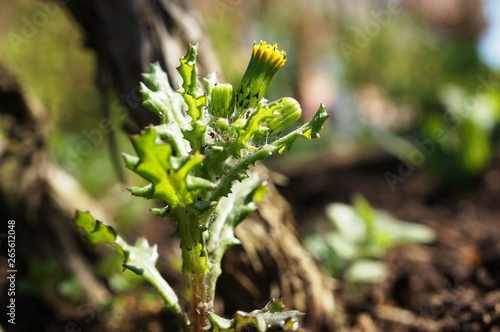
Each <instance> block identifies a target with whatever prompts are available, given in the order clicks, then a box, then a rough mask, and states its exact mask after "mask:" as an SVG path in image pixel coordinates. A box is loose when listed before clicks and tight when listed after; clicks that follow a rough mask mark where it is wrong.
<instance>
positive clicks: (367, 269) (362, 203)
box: [305, 195, 435, 283]
mask: <svg viewBox="0 0 500 332" xmlns="http://www.w3.org/2000/svg"><path fill="white" fill-rule="evenodd" d="M353 201H354V205H353V206H350V205H346V204H341V203H333V204H330V205H328V206H327V208H326V213H327V215H328V217H329V219H330V221H331V222H332V223H333V226H335V230H334V231H331V232H328V233H324V234H312V235H309V236H308V237H307V238H306V241H305V244H306V246H307V247H308V249H309V250H310V251H311V252H312V253H313V255H314V256H315V257H316V258H317V259H319V260H320V261H321V262H322V263H323V264H324V266H325V267H326V268H327V269H328V270H329V271H330V272H331V273H333V274H342V276H343V278H344V279H345V280H346V281H348V282H352V283H375V282H380V281H382V280H383V279H384V278H385V276H386V275H387V266H386V265H385V264H384V263H383V262H381V261H380V258H382V257H383V256H384V255H385V253H386V252H387V250H388V249H390V248H393V247H396V246H400V245H404V244H410V243H428V242H432V241H433V240H434V238H435V234H434V232H433V230H432V229H430V228H429V227H427V226H424V225H420V224H413V223H408V222H404V221H400V220H397V219H394V218H393V217H391V216H389V215H388V214H386V213H384V212H382V211H377V210H374V209H373V207H372V206H371V205H370V204H369V203H368V201H366V199H365V198H363V197H362V196H360V195H356V196H354V199H353Z"/></svg>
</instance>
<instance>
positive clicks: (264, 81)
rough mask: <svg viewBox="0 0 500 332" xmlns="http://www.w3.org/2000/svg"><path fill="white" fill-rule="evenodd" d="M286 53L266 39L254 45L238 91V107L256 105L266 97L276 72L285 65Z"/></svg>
mask: <svg viewBox="0 0 500 332" xmlns="http://www.w3.org/2000/svg"><path fill="white" fill-rule="evenodd" d="M285 62H286V53H285V51H280V50H278V46H277V45H276V44H274V45H270V44H268V43H266V42H265V41H261V42H260V43H259V44H256V45H254V46H253V51H252V57H251V58H250V62H249V63H248V67H247V70H246V71H245V74H244V75H243V78H242V79H241V83H240V86H239V88H238V91H237V92H236V106H237V107H238V109H240V110H241V109H246V108H251V107H255V106H256V105H257V103H258V102H259V101H260V100H261V99H262V98H263V97H264V93H265V92H266V90H267V86H268V85H269V82H270V81H271V79H272V78H273V76H274V74H276V72H277V71H278V70H279V69H280V68H281V67H283V66H284V65H285Z"/></svg>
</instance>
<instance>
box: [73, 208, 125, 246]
mask: <svg viewBox="0 0 500 332" xmlns="http://www.w3.org/2000/svg"><path fill="white" fill-rule="evenodd" d="M74 222H75V225H76V226H78V227H80V228H81V229H83V230H84V231H85V236H86V238H87V242H88V243H89V244H90V245H91V246H96V245H98V244H103V243H108V244H114V243H115V240H116V237H117V235H116V232H115V230H114V229H113V227H111V226H106V225H104V224H103V223H101V222H98V221H96V220H95V219H94V217H92V215H91V214H90V213H88V212H82V211H77V212H76V216H75V219H74Z"/></svg>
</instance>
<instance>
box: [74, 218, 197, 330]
mask: <svg viewBox="0 0 500 332" xmlns="http://www.w3.org/2000/svg"><path fill="white" fill-rule="evenodd" d="M74 223H75V225H76V226H78V227H80V228H82V229H83V231H84V232H85V235H86V237H87V240H88V242H89V243H90V244H91V245H94V246H95V245H97V244H110V245H112V246H113V247H115V248H116V249H117V250H118V252H119V253H120V254H122V255H123V266H124V267H125V268H127V269H129V270H130V271H132V272H134V273H136V274H138V275H141V276H142V277H144V279H146V280H147V281H148V282H149V283H151V285H153V286H154V287H155V288H156V289H157V290H158V292H159V293H160V295H161V296H162V298H163V300H164V301H165V306H166V307H167V309H169V310H171V311H172V312H173V313H174V314H175V315H176V316H177V317H178V318H179V321H180V322H181V324H182V325H183V326H186V327H187V316H186V314H185V313H184V311H183V310H182V309H181V307H180V306H179V299H178V298H177V295H176V294H175V292H174V290H173V289H172V288H171V287H170V285H169V284H168V283H167V282H166V281H165V279H163V278H162V277H161V275H160V272H158V270H157V269H156V266H155V265H156V261H157V260H158V250H157V247H156V245H154V246H152V247H151V246H150V245H149V243H148V241H147V240H146V239H143V238H140V239H138V240H137V241H136V243H135V244H134V245H133V246H130V245H128V244H127V243H126V242H125V240H123V239H122V238H121V237H120V236H119V235H117V234H116V232H115V231H114V229H113V228H112V227H111V226H108V225H105V224H104V223H102V222H100V221H98V220H96V219H95V218H94V217H93V216H92V215H91V214H90V213H88V212H81V211H78V212H77V213H76V216H75V219H74Z"/></svg>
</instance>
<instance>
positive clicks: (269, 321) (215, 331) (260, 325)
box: [208, 299, 304, 332]
mask: <svg viewBox="0 0 500 332" xmlns="http://www.w3.org/2000/svg"><path fill="white" fill-rule="evenodd" d="M283 309H284V305H283V302H282V300H281V299H275V300H273V301H271V302H269V303H268V304H267V305H266V306H265V307H264V308H263V309H261V310H254V311H252V312H243V311H237V312H236V313H235V314H234V317H233V319H231V320H228V319H225V318H222V317H219V316H217V315H216V314H215V313H209V315H208V319H209V320H210V323H211V328H210V331H211V332H244V331H250V330H251V331H255V332H267V331H298V329H299V322H300V321H301V320H302V318H303V317H304V314H303V313H302V312H300V311H297V310H290V311H283Z"/></svg>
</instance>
